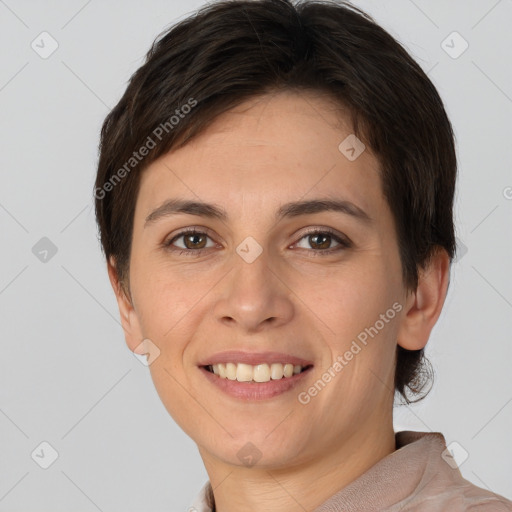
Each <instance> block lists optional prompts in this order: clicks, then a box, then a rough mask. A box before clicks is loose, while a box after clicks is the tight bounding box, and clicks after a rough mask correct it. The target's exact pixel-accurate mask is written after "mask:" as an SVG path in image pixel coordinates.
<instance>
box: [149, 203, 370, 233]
mask: <svg viewBox="0 0 512 512" xmlns="http://www.w3.org/2000/svg"><path fill="white" fill-rule="evenodd" d="M326 211H334V212H340V213H344V214H346V215H350V216H352V217H354V218H355V219H357V220H360V221H362V222H364V223H366V224H370V223H371V222H372V220H373V219H372V218H371V217H370V216H369V215H368V214H367V213H366V212H365V211H364V210H362V209H361V208H360V207H359V206H357V205H355V204H354V203H352V202H351V201H347V200H344V199H311V200H307V201H295V202H291V203H286V204H284V205H282V206H281V207H280V208H279V209H278V210H277V212H276V215H275V220H276V221H280V220H282V219H284V218H292V217H298V216H299V215H307V214H314V213H321V212H326ZM180 213H181V214H183V213H184V214H188V215H197V216H199V217H206V218H210V219H218V220H220V221H222V222H227V221H228V220H229V216H228V214H227V212H226V210H224V209H223V208H222V207H221V206H219V205H216V204H212V203H204V202H201V201H191V200H185V199H169V200H167V201H165V202H164V203H163V204H162V205H160V206H159V207H158V208H156V209H155V210H153V211H152V212H151V213H150V214H149V215H148V216H147V217H146V221H145V223H144V227H146V226H147V225H148V224H152V223H154V222H156V221H157V220H159V219H162V218H164V217H169V216H172V215H178V214H180Z"/></svg>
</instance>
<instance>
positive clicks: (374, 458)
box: [200, 420, 396, 512]
mask: <svg viewBox="0 0 512 512" xmlns="http://www.w3.org/2000/svg"><path fill="white" fill-rule="evenodd" d="M373 425H377V428H375V426H372V427H371V429H357V431H354V432H352V433H351V434H350V435H348V436H347V437H346V438H343V439H340V442H339V443H338V444H337V445H336V446H330V447H329V449H328V451H326V452H322V453H318V454H315V455H314V456H312V457H310V458H308V459H307V460H305V461H304V462H301V463H300V464H296V465H293V466H291V467H290V466H287V467H283V466H280V467H268V468H266V469H263V468H258V467H257V466H254V467H251V468H247V467H244V466H233V465H231V464H226V463H224V462H222V461H219V459H216V458H212V457H211V456H209V455H206V454H205V453H203V452H202V451H201V449H200V452H201V456H202V458H203V461H204V463H205V467H206V471H207V473H208V476H209V479H210V483H211V486H212V488H213V493H214V497H215V510H216V512H238V511H240V510H251V511H253V512H263V511H264V512H277V511H279V512H288V511H289V512H292V511H296V510H315V509H316V508H317V507H319V506H320V505H321V504H322V503H324V502H325V501H327V500H328V499H329V498H330V497H331V496H332V495H333V494H336V493H337V492H338V491H340V490H341V489H343V488H345V487H346V486H347V485H349V484H350V483H351V482H353V481H354V480H356V479H357V478H358V477H359V476H361V475H362V474H363V473H364V472H366V471H367V470H368V469H370V468H371V467H372V466H374V465H375V464H376V463H377V462H379V461H380V460H381V459H383V458H384V457H386V456H387V455H389V454H390V453H392V452H393V451H395V448H396V447H395V435H394V431H393V423H392V420H391V421H387V422H386V423H382V422H379V423H377V422H376V423H373ZM311 489H314V492H312V491H311Z"/></svg>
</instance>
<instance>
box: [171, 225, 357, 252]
mask: <svg viewBox="0 0 512 512" xmlns="http://www.w3.org/2000/svg"><path fill="white" fill-rule="evenodd" d="M306 229H307V230H306V231H302V232H300V233H299V234H297V235H295V237H296V241H295V242H293V243H292V244H290V245H288V247H293V246H294V245H296V244H297V243H299V242H300V241H301V240H302V239H303V238H305V237H307V236H308V235H314V234H317V233H318V234H327V235H330V236H331V237H332V238H333V239H335V241H336V242H338V244H339V245H338V246H337V247H332V248H330V249H323V250H314V249H302V248H299V249H301V250H305V251H307V252H312V253H316V254H317V255H321V254H331V253H333V252H336V251H338V250H340V249H348V248H350V247H352V245H353V243H352V241H351V240H350V239H349V238H348V237H347V236H346V235H345V234H343V233H340V232H338V231H337V230H335V229H333V228H329V227H326V226H314V227H311V228H306ZM211 233H212V231H211V230H210V229H208V228H206V227H204V226H189V227H186V228H183V229H181V230H179V231H178V233H176V234H172V235H170V236H169V237H167V238H166V239H165V241H164V242H163V243H162V246H163V247H164V248H165V249H167V250H169V251H171V252H178V253H179V254H183V253H188V254H191V255H200V254H202V253H203V252H204V251H207V250H209V249H212V247H206V248H202V249H182V248H181V247H176V248H172V247H171V246H172V244H173V243H174V241H175V240H178V239H179V238H181V237H183V236H186V235H189V234H204V235H206V236H207V237H208V238H210V239H211V240H212V241H213V242H215V243H217V242H216V241H215V238H214V237H213V236H212V235H211Z"/></svg>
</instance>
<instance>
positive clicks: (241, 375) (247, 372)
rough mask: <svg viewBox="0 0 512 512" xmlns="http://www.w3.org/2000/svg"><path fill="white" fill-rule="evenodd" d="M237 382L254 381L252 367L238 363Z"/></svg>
mask: <svg viewBox="0 0 512 512" xmlns="http://www.w3.org/2000/svg"><path fill="white" fill-rule="evenodd" d="M236 380H237V381H238V382H250V381H251V380H252V366H251V365H250V364H244V363H238V365H237V366H236Z"/></svg>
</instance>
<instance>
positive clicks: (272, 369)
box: [199, 363, 313, 402]
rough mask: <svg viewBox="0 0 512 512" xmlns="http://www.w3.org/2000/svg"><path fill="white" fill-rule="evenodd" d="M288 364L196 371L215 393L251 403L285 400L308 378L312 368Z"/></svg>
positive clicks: (231, 365)
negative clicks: (277, 399)
mask: <svg viewBox="0 0 512 512" xmlns="http://www.w3.org/2000/svg"><path fill="white" fill-rule="evenodd" d="M288 364H290V363H285V364H284V365H283V364H281V363H272V364H270V365H269V364H266V363H263V364H258V365H254V366H252V365H247V364H243V363H239V364H235V363H217V364H213V365H202V366H199V370H200V371H201V374H202V375H203V376H204V377H205V378H206V382H205V384H207V385H208V386H209V385H212V387H213V388H214V389H215V390H216V391H221V392H222V393H224V394H225V395H227V396H229V397H231V398H235V399H237V400H238V401H240V400H241V401H244V402H254V401H261V400H270V399H276V398H277V397H279V396H283V397H286V396H287V392H288V396H289V392H290V391H292V390H293V389H294V388H296V387H297V386H299V385H300V384H301V383H304V382H305V379H307V378H308V375H310V374H312V369H313V365H312V364H308V365H305V366H302V365H291V364H290V366H288ZM274 365H275V366H274ZM279 366H280V367H281V368H279ZM265 367H267V368H265ZM216 371H217V372H218V373H215V372H216ZM272 376H274V377H275V378H272ZM297 396H298V393H297Z"/></svg>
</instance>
